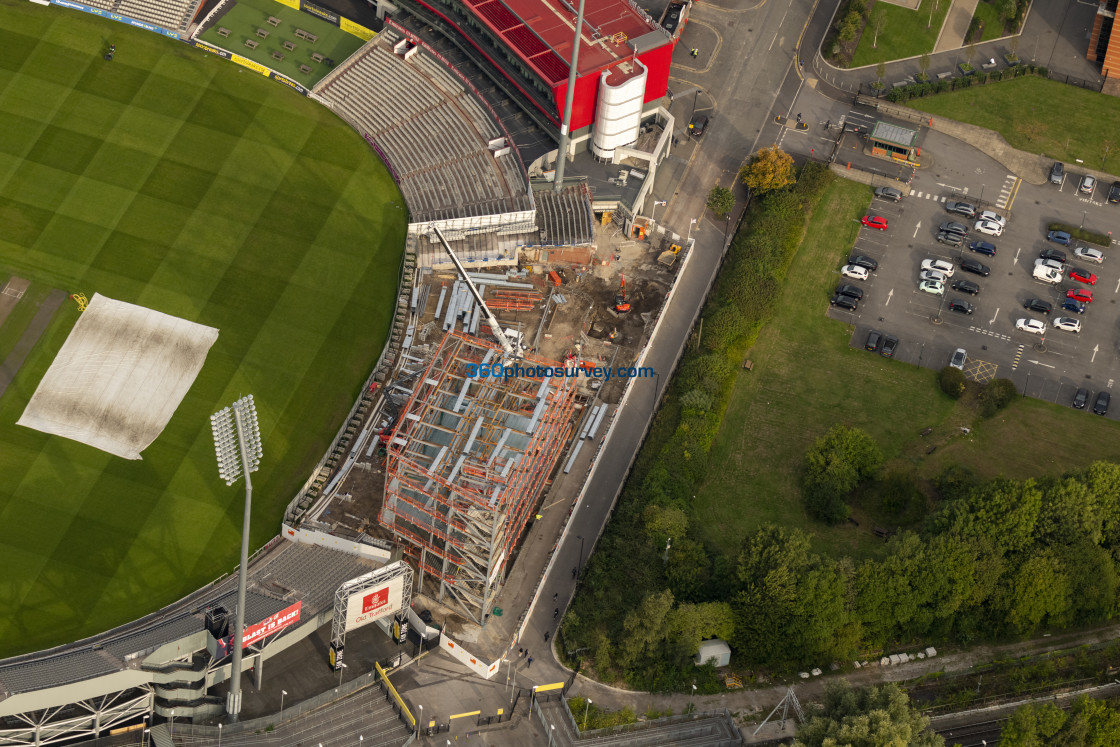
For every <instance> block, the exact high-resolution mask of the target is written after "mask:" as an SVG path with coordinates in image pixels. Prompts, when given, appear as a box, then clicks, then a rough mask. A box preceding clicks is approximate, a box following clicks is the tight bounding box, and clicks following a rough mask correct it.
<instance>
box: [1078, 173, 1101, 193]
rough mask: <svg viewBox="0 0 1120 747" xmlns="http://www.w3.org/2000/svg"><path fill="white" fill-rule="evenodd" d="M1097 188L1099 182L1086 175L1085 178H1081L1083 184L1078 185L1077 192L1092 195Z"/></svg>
mask: <svg viewBox="0 0 1120 747" xmlns="http://www.w3.org/2000/svg"><path fill="white" fill-rule="evenodd" d="M1096 186H1097V180H1096V179H1094V178H1093V177H1091V176H1089V175H1088V174H1086V175H1085V176H1083V177H1081V182H1080V183H1079V184H1078V185H1077V191H1078V192H1081V193H1082V194H1087V195H1091V194H1093V189H1094V188H1095V187H1096Z"/></svg>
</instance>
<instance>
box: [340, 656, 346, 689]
mask: <svg viewBox="0 0 1120 747" xmlns="http://www.w3.org/2000/svg"><path fill="white" fill-rule="evenodd" d="M345 671H346V662H341V663H340V664H339V667H338V686H339V687H342V674H343V672H345Z"/></svg>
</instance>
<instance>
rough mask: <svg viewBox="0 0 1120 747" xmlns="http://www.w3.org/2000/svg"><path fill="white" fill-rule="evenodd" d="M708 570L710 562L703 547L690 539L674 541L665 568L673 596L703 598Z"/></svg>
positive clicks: (692, 598)
mask: <svg viewBox="0 0 1120 747" xmlns="http://www.w3.org/2000/svg"><path fill="white" fill-rule="evenodd" d="M710 568H711V561H710V560H709V559H708V553H707V551H706V550H704V546H703V545H701V544H700V543H699V542H696V541H694V540H690V539H679V540H675V541H674V542H673V547H672V548H671V549H670V550H669V563H668V565H667V566H666V567H665V575H666V577H667V578H668V579H669V589H670V590H671V591H672V592H673V596H675V597H677V598H678V599H689V600H699V599H702V598H704V596H706V593H705V592H706V591H707V589H706V587H707V585H708V577H709V570H710Z"/></svg>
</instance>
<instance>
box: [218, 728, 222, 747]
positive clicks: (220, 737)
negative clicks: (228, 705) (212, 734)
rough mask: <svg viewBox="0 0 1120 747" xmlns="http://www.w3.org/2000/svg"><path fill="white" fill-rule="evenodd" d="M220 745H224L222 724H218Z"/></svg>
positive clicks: (220, 746)
mask: <svg viewBox="0 0 1120 747" xmlns="http://www.w3.org/2000/svg"><path fill="white" fill-rule="evenodd" d="M218 747H222V725H221V724H218Z"/></svg>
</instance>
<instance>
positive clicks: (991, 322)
mask: <svg viewBox="0 0 1120 747" xmlns="http://www.w3.org/2000/svg"><path fill="white" fill-rule="evenodd" d="M997 316H999V307H998V306H997V307H996V313H994V314H992V319H991V321H989V322H988V326H989V327H990V326H992V325H993V324H994V323H995V321H996V317H997Z"/></svg>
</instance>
